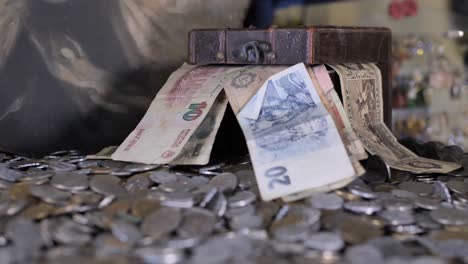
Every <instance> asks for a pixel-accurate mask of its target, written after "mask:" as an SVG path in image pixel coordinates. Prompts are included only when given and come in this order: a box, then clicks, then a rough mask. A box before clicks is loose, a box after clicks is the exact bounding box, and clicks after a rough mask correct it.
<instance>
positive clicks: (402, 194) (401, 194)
mask: <svg viewBox="0 0 468 264" xmlns="http://www.w3.org/2000/svg"><path fill="white" fill-rule="evenodd" d="M391 193H392V194H393V195H394V196H396V197H399V198H415V197H418V195H417V194H415V193H414V192H410V191H406V190H400V189H396V190H392V191H391Z"/></svg>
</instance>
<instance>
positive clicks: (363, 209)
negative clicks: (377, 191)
mask: <svg viewBox="0 0 468 264" xmlns="http://www.w3.org/2000/svg"><path fill="white" fill-rule="evenodd" d="M344 208H345V209H346V210H349V211H351V212H354V213H358V214H367V215H371V214H374V213H376V212H379V211H380V210H382V206H381V205H379V204H377V203H375V202H369V201H351V202H346V203H345V204H344Z"/></svg>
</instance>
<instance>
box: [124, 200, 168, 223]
mask: <svg viewBox="0 0 468 264" xmlns="http://www.w3.org/2000/svg"><path fill="white" fill-rule="evenodd" d="M159 207H161V204H160V203H159V202H158V201H152V200H148V199H135V200H133V201H132V208H131V213H132V214H133V215H134V216H136V217H139V218H140V219H143V218H144V217H145V216H147V215H148V214H150V213H151V212H153V211H155V210H156V209H158V208H159Z"/></svg>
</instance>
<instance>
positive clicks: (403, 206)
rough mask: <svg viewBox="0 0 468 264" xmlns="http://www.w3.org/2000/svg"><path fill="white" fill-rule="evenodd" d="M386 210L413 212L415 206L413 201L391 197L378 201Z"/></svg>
mask: <svg viewBox="0 0 468 264" xmlns="http://www.w3.org/2000/svg"><path fill="white" fill-rule="evenodd" d="M378 203H379V204H381V205H382V206H383V208H385V209H386V210H397V211H411V210H413V208H414V204H413V202H412V201H411V200H408V199H404V198H396V197H391V198H387V199H383V200H379V201H378Z"/></svg>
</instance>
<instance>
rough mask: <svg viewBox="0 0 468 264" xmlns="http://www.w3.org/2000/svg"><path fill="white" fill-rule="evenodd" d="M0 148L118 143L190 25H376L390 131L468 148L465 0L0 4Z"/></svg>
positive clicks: (180, 53)
mask: <svg viewBox="0 0 468 264" xmlns="http://www.w3.org/2000/svg"><path fill="white" fill-rule="evenodd" d="M0 5H1V6H0V149H2V150H5V151H9V152H15V153H22V154H28V155H42V154H45V153H49V152H52V151H55V150H60V149H80V150H82V151H83V152H85V153H93V152H96V151H98V150H100V149H101V148H103V147H105V146H109V145H118V144H120V143H121V141H122V140H123V139H124V138H125V137H126V136H127V134H128V133H129V132H130V131H131V130H132V129H133V128H134V127H135V126H136V124H137V123H138V121H139V120H140V118H141V117H142V116H143V114H144V113H145V111H146V109H147V107H148V106H149V104H150V103H151V101H152V99H153V98H154V96H155V94H156V92H157V91H158V90H159V89H160V88H161V86H162V85H163V84H164V82H165V80H166V79H167V77H168V76H169V74H170V73H171V72H172V71H173V70H175V69H176V68H177V67H179V66H180V65H181V64H182V63H183V61H184V60H185V56H186V47H187V33H188V32H189V31H190V29H192V28H220V27H241V26H244V27H248V26H256V27H259V28H266V27H269V26H271V25H278V26H289V27H291V26H303V25H319V24H320V25H323V24H330V25H344V26H353V25H354V26H385V27H390V28H391V29H392V31H393V34H394V45H393V54H394V56H393V57H394V69H393V73H394V79H393V98H394V101H393V106H394V109H393V116H394V118H393V127H392V129H393V131H394V133H395V134H396V135H397V136H399V137H407V136H410V137H415V138H418V139H421V140H438V141H442V142H444V143H446V144H457V145H460V146H462V147H464V148H465V150H467V149H468V91H467V88H466V70H465V69H466V64H467V63H468V55H467V54H468V53H467V52H466V51H467V48H466V47H467V46H466V44H467V41H466V40H467V39H468V38H467V37H466V36H465V30H467V29H468V1H466V0H451V1H450V0H379V1H375V0H356V1H326V0H315V1H314V0H309V1H307V0H302V1H300V0H295V1H294V0H276V1H268V0H258V1H249V0H237V1H230V0H173V1H169V0H15V1H6V0H4V1H0Z"/></svg>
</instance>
